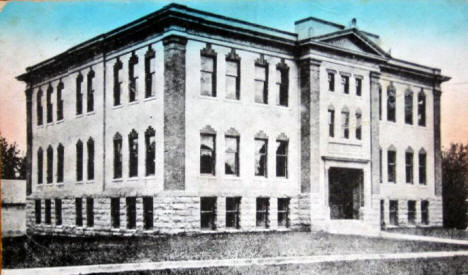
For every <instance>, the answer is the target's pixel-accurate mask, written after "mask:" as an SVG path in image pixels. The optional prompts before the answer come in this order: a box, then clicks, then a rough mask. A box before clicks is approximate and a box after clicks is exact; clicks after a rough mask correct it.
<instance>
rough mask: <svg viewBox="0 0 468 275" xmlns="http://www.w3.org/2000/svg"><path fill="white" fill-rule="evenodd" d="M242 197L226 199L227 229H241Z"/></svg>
mask: <svg viewBox="0 0 468 275" xmlns="http://www.w3.org/2000/svg"><path fill="white" fill-rule="evenodd" d="M240 202H241V198H240V197H227V198H226V227H227V228H236V229H239V228H240Z"/></svg>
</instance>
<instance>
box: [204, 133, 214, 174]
mask: <svg viewBox="0 0 468 275" xmlns="http://www.w3.org/2000/svg"><path fill="white" fill-rule="evenodd" d="M200 139H201V144H200V174H211V175H214V174H215V168H216V160H215V157H216V146H215V140H216V136H215V135H212V134H201V135H200Z"/></svg>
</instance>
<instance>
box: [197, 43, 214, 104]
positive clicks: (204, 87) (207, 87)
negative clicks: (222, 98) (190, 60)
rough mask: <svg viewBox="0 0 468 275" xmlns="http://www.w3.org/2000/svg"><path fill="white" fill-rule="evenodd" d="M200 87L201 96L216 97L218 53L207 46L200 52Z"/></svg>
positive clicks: (209, 45)
mask: <svg viewBox="0 0 468 275" xmlns="http://www.w3.org/2000/svg"><path fill="white" fill-rule="evenodd" d="M200 58H201V69H200V87H201V91H200V92H201V95H206V96H212V97H216V52H215V51H214V50H213V49H212V48H211V44H209V43H208V44H207V45H206V47H205V48H203V49H202V50H201V51H200Z"/></svg>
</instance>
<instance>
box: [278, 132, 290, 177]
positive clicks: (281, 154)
mask: <svg viewBox="0 0 468 275" xmlns="http://www.w3.org/2000/svg"><path fill="white" fill-rule="evenodd" d="M288 145H289V142H288V140H287V138H286V137H283V138H280V139H277V140H276V176H277V177H283V178H287V177H288Z"/></svg>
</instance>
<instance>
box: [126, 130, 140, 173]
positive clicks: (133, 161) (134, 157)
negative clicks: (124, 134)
mask: <svg viewBox="0 0 468 275" xmlns="http://www.w3.org/2000/svg"><path fill="white" fill-rule="evenodd" d="M128 147H129V151H128V153H129V156H128V159H129V171H128V172H129V173H128V176H129V177H137V176H138V133H137V132H136V131H135V130H132V131H131V132H130V134H129V135H128Z"/></svg>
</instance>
